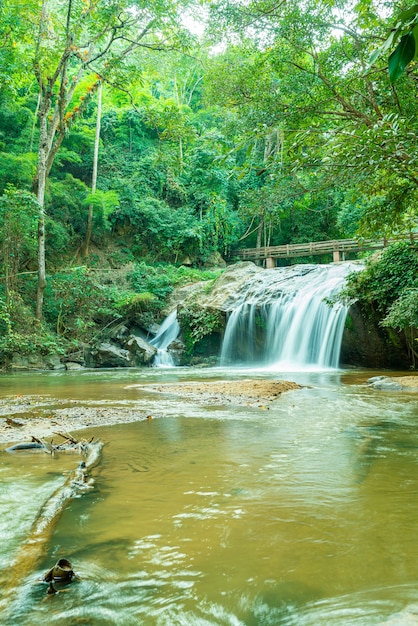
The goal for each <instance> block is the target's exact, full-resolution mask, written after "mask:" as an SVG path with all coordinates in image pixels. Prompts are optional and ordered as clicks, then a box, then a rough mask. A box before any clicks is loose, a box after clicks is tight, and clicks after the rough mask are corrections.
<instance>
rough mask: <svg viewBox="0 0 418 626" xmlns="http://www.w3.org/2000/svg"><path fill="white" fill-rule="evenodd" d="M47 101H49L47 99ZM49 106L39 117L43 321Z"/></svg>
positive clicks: (39, 299)
mask: <svg viewBox="0 0 418 626" xmlns="http://www.w3.org/2000/svg"><path fill="white" fill-rule="evenodd" d="M46 100H47V99H46ZM48 111H49V105H48V104H47V103H46V102H44V106H43V107H42V110H41V111H40V115H39V135H40V136H39V152H38V171H37V180H36V183H37V190H36V196H37V199H38V203H39V220H38V290H37V293H36V317H37V319H38V320H41V319H42V309H43V302H44V291H45V287H46V263H45V185H46V178H47V151H48V126H47V115H48Z"/></svg>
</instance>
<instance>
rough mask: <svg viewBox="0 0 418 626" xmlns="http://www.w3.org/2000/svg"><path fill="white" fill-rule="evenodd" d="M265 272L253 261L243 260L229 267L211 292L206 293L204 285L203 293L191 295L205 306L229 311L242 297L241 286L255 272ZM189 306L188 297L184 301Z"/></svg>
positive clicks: (217, 280)
mask: <svg viewBox="0 0 418 626" xmlns="http://www.w3.org/2000/svg"><path fill="white" fill-rule="evenodd" d="M259 272H264V270H263V268H261V267H258V266H257V265H254V263H251V261H243V262H242V263H236V264H235V265H231V266H230V267H228V268H227V269H226V270H225V272H223V273H222V274H221V275H220V276H219V277H218V278H217V279H216V281H215V283H214V285H213V288H212V289H211V291H210V293H209V294H208V293H206V287H205V285H203V289H202V293H201V294H199V295H198V296H197V295H195V294H193V295H192V296H191V297H192V298H193V299H195V300H197V301H198V302H199V305H201V306H202V307H203V308H209V309H211V310H213V309H219V310H220V311H223V312H225V311H228V310H230V309H232V308H233V306H234V304H235V303H236V301H237V300H239V299H240V298H241V297H242V293H241V289H240V288H241V287H242V285H244V284H246V283H248V282H249V280H250V278H252V277H253V276H254V274H258V273H259ZM184 305H185V306H187V298H186V300H185V302H184Z"/></svg>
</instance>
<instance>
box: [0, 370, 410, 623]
mask: <svg viewBox="0 0 418 626" xmlns="http://www.w3.org/2000/svg"><path fill="white" fill-rule="evenodd" d="M251 375H252V376H257V377H258V378H277V375H275V374H274V373H272V372H253V373H249V372H248V371H246V372H239V371H228V370H222V371H221V370H212V371H210V372H208V371H200V372H198V371H192V370H173V371H170V370H166V371H163V370H162V371H159V372H156V371H148V370H145V371H129V372H127V371H125V372H120V371H118V372H116V371H115V372H101V373H99V372H92V373H90V374H89V373H86V372H83V373H82V374H78V373H62V374H50V375H48V374H43V375H21V376H9V377H5V378H3V379H2V381H0V383H1V382H3V387H2V393H1V395H2V396H7V395H8V394H10V395H13V394H16V393H20V394H22V390H23V394H24V393H27V394H28V395H31V396H33V395H36V394H40V395H43V396H45V397H46V398H48V399H49V400H48V401H49V402H51V404H53V403H54V402H58V401H60V402H62V401H63V400H66V399H68V400H71V402H72V403H76V404H78V405H79V406H80V407H82V406H86V405H87V404H88V403H92V402H102V403H104V404H105V405H106V406H117V405H118V403H121V402H129V403H131V404H132V406H137V407H138V410H144V408H145V407H146V406H148V407H150V408H151V409H152V411H153V412H155V413H157V412H158V414H159V415H161V417H159V418H156V419H153V420H151V421H141V422H138V423H134V424H126V425H119V426H114V427H106V428H98V429H89V430H88V431H87V433H88V435H89V436H92V435H93V434H94V435H95V436H100V437H101V439H102V440H103V441H104V442H105V447H104V450H103V455H102V461H101V464H100V465H99V466H98V467H96V468H95V469H94V470H93V471H92V475H93V476H94V478H95V483H94V488H93V489H91V490H88V491H86V492H85V493H83V494H82V495H81V496H80V497H78V498H76V499H74V500H72V501H71V502H70V503H69V505H68V506H67V507H66V509H65V511H64V512H63V515H62V517H61V518H60V520H59V522H58V524H57V525H56V528H55V531H54V534H53V536H52V539H51V541H50V543H49V545H47V546H46V550H45V554H44V556H43V557H42V559H41V560H40V561H39V563H38V564H37V569H36V571H34V572H33V575H32V574H31V575H30V576H29V577H26V578H25V579H24V580H22V581H21V584H20V585H18V586H17V587H16V589H12V590H11V591H10V590H9V591H8V592H7V594H5V595H4V597H3V599H2V600H1V602H0V607H1V609H2V616H1V619H0V623H1V624H7V625H8V624H10V625H12V624H13V625H15V624H16V625H20V624H21V625H26V626H37V625H38V624H51V625H52V624H54V625H55V624H57V625H58V624H59V625H60V626H73V625H74V626H75V625H76V624H88V625H91V626H98V625H111V624H116V625H120V626H130V625H142V624H143V625H146V626H148V625H149V626H169V625H173V626H177V625H187V626H200V625H202V626H206V625H222V626H223V625H225V626H243V625H245V626H255V625H257V626H258V625H259V626H270V625H272V626H284V625H286V626H293V625H297V626H299V625H300V626H307V625H309V626H334V625H335V626H337V625H338V626H340V625H341V626H347V625H351V624H353V625H356V626H368V625H369V624H370V625H372V624H383V623H385V621H386V620H389V616H391V615H393V614H395V613H397V612H398V611H405V612H404V614H403V615H404V620H407V619H409V617H408V616H409V615H410V614H411V613H412V608H408V609H406V607H411V605H413V604H414V603H418V515H417V495H418V454H417V453H418V394H417V395H415V394H413V393H408V392H406V393H405V392H402V393H389V394H388V393H383V392H377V391H374V390H371V389H368V388H366V386H365V385H364V384H363V382H364V380H365V379H366V378H367V377H368V376H369V375H371V374H365V373H361V372H358V373H355V372H352V373H330V374H326V373H323V374H319V373H317V374H309V373H299V374H296V373H292V374H290V373H289V374H280V376H281V377H282V378H285V379H288V380H295V381H296V382H300V383H302V384H304V385H306V387H305V388H304V389H303V390H302V391H297V392H291V393H288V394H285V395H283V396H282V397H281V398H280V399H279V400H277V401H276V402H274V403H273V404H272V405H270V408H269V410H265V409H260V408H258V407H256V406H245V407H243V406H241V407H233V406H222V405H219V406H205V405H199V404H196V403H193V402H189V401H187V399H185V398H177V399H176V398H174V397H170V398H161V399H159V398H158V397H157V398H154V397H153V398H152V399H151V398H150V395H149V394H148V395H147V394H142V393H141V392H140V391H138V390H135V389H126V387H127V386H128V385H131V384H132V383H134V382H138V381H139V382H147V381H149V382H155V381H156V380H158V382H163V381H164V380H167V381H168V382H174V381H177V380H191V379H192V380H200V379H202V380H208V379H222V378H223V377H225V378H231V377H234V378H235V379H239V378H240V377H242V378H246V379H247V378H248V377H249V376H251ZM0 455H1V456H0V458H1V472H0V477H1V487H0V512H1V516H0V533H1V538H2V541H1V546H0V568H1V570H2V572H3V574H2V576H3V578H6V580H7V567H8V563H10V562H11V561H12V559H13V556H14V554H15V553H16V551H17V550H18V547H19V546H20V545H21V543H22V541H24V538H25V536H26V535H27V533H28V532H29V529H30V525H31V521H32V520H33V519H34V518H35V517H36V513H37V510H38V509H39V506H40V504H41V503H42V502H43V501H44V500H45V499H47V498H48V494H50V493H52V492H53V491H54V490H55V489H56V488H57V486H59V484H60V480H62V476H63V475H65V474H66V472H68V471H69V469H70V468H71V467H73V466H74V459H69V458H67V457H66V458H65V459H63V460H62V459H61V460H60V459H58V460H57V459H51V458H50V457H49V456H47V455H45V456H44V455H33V454H32V455H30V454H22V455H19V456H17V455H12V456H10V455H7V454H5V453H0ZM60 458H61V457H60ZM63 557H64V558H68V559H69V560H70V561H71V562H72V563H73V566H74V569H75V571H76V572H77V574H78V575H79V577H80V579H79V580H78V581H76V582H74V583H72V584H71V585H69V586H68V587H67V588H66V590H65V591H63V592H60V593H58V594H56V595H55V596H47V594H46V585H45V584H43V583H40V582H39V580H38V578H39V577H40V576H42V574H43V573H44V572H45V571H46V570H48V569H49V567H50V566H51V565H52V564H53V563H54V562H55V561H57V560H58V559H59V558H63ZM396 623H398V622H396ZM399 623H405V624H409V623H413V622H409V621H404V622H399Z"/></svg>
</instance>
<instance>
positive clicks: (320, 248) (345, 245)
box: [231, 233, 418, 268]
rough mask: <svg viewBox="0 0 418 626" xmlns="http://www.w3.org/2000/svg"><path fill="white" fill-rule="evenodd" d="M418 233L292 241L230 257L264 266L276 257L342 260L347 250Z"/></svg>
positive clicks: (406, 238)
mask: <svg viewBox="0 0 418 626" xmlns="http://www.w3.org/2000/svg"><path fill="white" fill-rule="evenodd" d="M417 240H418V233H410V234H409V235H402V236H399V237H390V238H385V239H377V240H376V239H334V240H333V241H311V242H310V243H292V244H287V245H284V246H265V247H263V248H241V249H240V250H233V251H232V252H231V257H232V258H237V257H238V258H239V259H240V260H242V261H265V265H266V268H271V267H274V266H275V260H276V259H292V258H297V257H306V256H314V255H320V254H332V258H333V261H334V262H338V261H343V260H344V259H345V254H346V253H347V252H365V251H367V250H380V249H382V248H386V247H387V246H389V245H390V244H392V243H396V242H399V241H411V242H414V241H417Z"/></svg>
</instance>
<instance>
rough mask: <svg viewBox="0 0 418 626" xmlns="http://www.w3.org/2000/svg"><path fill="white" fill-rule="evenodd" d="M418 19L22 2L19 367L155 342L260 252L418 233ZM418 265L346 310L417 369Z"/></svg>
mask: <svg viewBox="0 0 418 626" xmlns="http://www.w3.org/2000/svg"><path fill="white" fill-rule="evenodd" d="M417 15H418V6H417V5H411V4H410V3H407V2H393V1H390V2H389V1H387V2H386V1H378V0H360V1H359V2H349V1H346V0H306V1H304V2H299V1H292V0H287V1H286V0H281V1H280V0H276V1H275V0H247V1H245V2H244V1H243V2H236V1H233V0H222V1H217V0H201V1H200V2H194V1H193V0H178V1H177V2H173V1H172V0H154V1H153V2H143V1H141V0H106V1H104V0H26V1H25V2H23V1H20V0H3V2H2V3H1V4H0V243H1V253H0V254H1V258H0V263H1V283H0V361H1V363H2V364H3V365H4V366H7V363H8V361H9V360H10V358H11V356H12V355H13V354H15V353H16V352H18V353H20V354H26V353H33V352H37V353H42V354H48V353H58V354H62V355H64V354H68V353H69V352H71V351H75V350H77V349H79V347H80V346H81V345H83V344H86V343H87V344H88V343H90V344H91V343H92V342H94V340H95V338H98V337H100V338H103V336H104V335H105V333H106V329H109V328H112V326H114V325H115V324H116V323H118V322H120V321H123V320H133V319H135V320H139V321H140V322H141V324H142V326H143V327H144V328H145V327H147V326H149V327H150V326H151V325H152V324H153V323H155V322H156V321H161V317H162V315H163V311H164V308H165V306H166V303H167V298H168V297H169V295H170V293H171V292H172V291H173V289H174V288H175V287H176V286H179V285H183V284H186V283H189V282H195V281H201V280H207V281H212V280H213V279H215V278H216V276H217V275H219V273H220V272H221V271H222V268H223V267H224V265H225V262H228V263H231V262H233V261H234V250H236V249H238V248H240V247H257V246H264V245H280V244H287V243H302V242H307V241H321V240H326V239H338V238H346V237H353V236H356V237H382V236H391V235H394V234H407V233H408V232H410V231H411V230H415V229H416V226H417V189H418V187H417V183H418V170H417V165H418V150H417V143H416V137H417V128H418V115H417V113H418V107H417V80H418V71H417V65H416V61H415V36H416V34H417V28H418V26H416V24H417ZM319 260H320V261H324V262H326V261H328V260H329V259H327V258H324V259H319ZM309 261H312V259H309V258H308V259H300V260H298V262H309ZM317 261H318V259H317V258H316V259H315V262H317ZM417 269H418V252H417V250H416V249H415V248H413V247H411V246H409V245H407V244H397V245H395V246H394V247H393V248H390V249H388V250H387V251H386V252H384V253H383V254H380V255H378V257H377V258H376V257H374V258H373V260H370V261H368V262H367V264H366V269H365V272H363V273H361V274H359V275H358V276H357V278H355V279H354V278H353V281H352V284H351V286H350V287H349V289H348V292H347V294H346V295H347V297H350V298H357V299H359V301H360V302H361V303H363V305H364V308H365V311H367V312H368V314H370V315H373V316H375V317H376V318H377V320H378V322H379V323H381V324H383V325H386V327H389V328H391V329H393V330H394V332H402V333H405V334H406V336H407V337H408V345H409V346H410V349H411V350H412V353H414V350H415V349H416V329H417V327H418V278H417V277H418V272H417ZM208 284H210V283H208ZM202 323H207V320H203V321H202Z"/></svg>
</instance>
